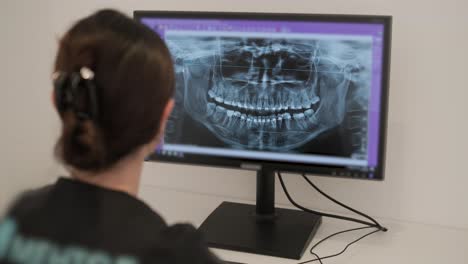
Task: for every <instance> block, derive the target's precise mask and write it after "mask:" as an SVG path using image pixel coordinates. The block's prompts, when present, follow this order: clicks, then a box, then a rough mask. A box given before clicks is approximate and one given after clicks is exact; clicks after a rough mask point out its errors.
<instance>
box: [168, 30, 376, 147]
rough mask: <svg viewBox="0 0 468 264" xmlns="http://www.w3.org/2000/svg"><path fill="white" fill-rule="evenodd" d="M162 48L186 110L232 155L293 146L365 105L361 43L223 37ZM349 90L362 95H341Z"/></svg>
mask: <svg viewBox="0 0 468 264" xmlns="http://www.w3.org/2000/svg"><path fill="white" fill-rule="evenodd" d="M166 41H167V43H168V45H169V48H170V50H171V53H172V55H173V58H174V61H175V63H176V73H177V76H179V78H180V79H183V88H184V92H183V95H182V97H183V105H184V108H185V111H186V112H187V113H188V114H189V115H190V116H191V117H192V118H193V119H194V120H196V121H198V122H200V123H201V124H203V125H204V126H205V127H206V128H208V129H209V130H210V131H211V132H212V133H213V134H214V135H216V137H217V138H219V139H220V140H222V141H223V142H225V143H226V144H228V145H230V146H232V147H234V148H239V149H246V148H247V149H258V150H283V151H284V150H290V149H292V148H296V147H299V146H301V145H303V144H305V143H307V142H309V141H311V140H313V139H314V138H315V137H317V136H318V135H319V134H321V133H323V132H324V131H326V130H329V129H331V128H333V127H336V126H337V125H339V124H340V123H341V122H342V121H343V118H344V115H345V112H346V105H347V100H355V101H356V100H357V101H359V100H360V99H361V101H362V98H366V99H365V100H367V95H366V93H368V86H369V82H370V81H369V80H370V77H369V76H370V74H369V67H370V51H369V50H370V48H369V47H370V43H369V42H366V41H349V40H348V41H347V40H319V39H318V40H317V39H315V40H313V39H298V40H291V39H285V38H279V39H263V38H242V37H221V36H220V37H200V36H172V37H171V36H167V38H166ZM178 81H179V79H178ZM351 83H353V84H354V85H356V86H357V87H360V89H358V90H359V91H360V92H359V93H361V95H358V96H353V97H351V98H350V97H349V96H347V94H348V90H349V87H350V84H351ZM365 100H364V101H362V102H358V103H361V104H366V103H367V102H365Z"/></svg>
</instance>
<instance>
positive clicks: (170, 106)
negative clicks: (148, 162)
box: [147, 98, 174, 154]
mask: <svg viewBox="0 0 468 264" xmlns="http://www.w3.org/2000/svg"><path fill="white" fill-rule="evenodd" d="M173 108H174V99H172V98H171V99H169V101H168V102H167V103H166V106H165V107H164V111H163V114H162V116H161V123H160V124H159V131H158V133H157V134H156V135H154V138H153V140H151V142H150V143H149V145H148V151H147V152H148V154H151V153H152V152H153V151H154V150H155V149H156V147H157V146H158V145H159V143H160V142H161V138H162V137H163V136H164V129H165V128H166V122H167V119H168V118H169V115H170V114H171V112H172V109H173Z"/></svg>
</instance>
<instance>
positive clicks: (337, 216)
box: [278, 172, 387, 231]
mask: <svg viewBox="0 0 468 264" xmlns="http://www.w3.org/2000/svg"><path fill="white" fill-rule="evenodd" d="M278 178H279V181H280V184H281V187H282V188H283V191H284V193H285V194H286V197H287V198H288V200H289V202H290V203H291V204H292V205H294V206H295V207H297V208H299V209H301V210H303V211H305V212H308V213H311V214H316V215H320V216H324V217H330V218H336V219H341V220H346V221H351V222H356V223H360V224H363V225H366V226H371V227H375V228H378V229H380V230H382V231H386V230H387V229H386V228H385V227H382V226H381V225H380V224H379V223H378V222H376V223H371V222H367V221H364V220H361V219H356V218H352V217H347V216H341V215H335V214H329V213H323V212H319V211H315V210H311V209H308V208H305V207H304V206H302V205H300V204H298V203H296V202H295V201H294V200H293V199H292V197H291V195H290V194H289V192H288V190H287V188H286V185H285V184H284V181H283V176H282V175H281V173H280V172H278ZM321 193H323V192H321ZM326 197H327V198H328V197H329V196H328V195H327V196H326ZM332 201H333V202H335V201H336V200H335V199H333V200H332ZM340 204H341V203H340ZM353 210H354V209H353ZM374 221H375V220H374Z"/></svg>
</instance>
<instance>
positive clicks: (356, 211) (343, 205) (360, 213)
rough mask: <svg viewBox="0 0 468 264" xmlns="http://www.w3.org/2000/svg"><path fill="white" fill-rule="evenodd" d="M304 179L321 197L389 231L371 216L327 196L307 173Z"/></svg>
mask: <svg viewBox="0 0 468 264" xmlns="http://www.w3.org/2000/svg"><path fill="white" fill-rule="evenodd" d="M302 177H303V178H304V180H306V181H307V182H308V183H309V185H310V186H312V187H313V188H314V189H315V190H316V191H317V192H319V193H320V194H321V195H323V196H325V197H326V198H328V199H329V200H330V201H332V202H334V203H336V204H338V205H339V206H341V207H343V208H346V209H348V210H349V211H351V212H353V213H355V214H358V215H360V216H362V217H364V218H367V219H369V220H370V221H372V222H373V223H374V224H375V225H376V226H377V227H378V228H379V229H381V230H382V231H384V232H385V231H387V228H385V227H383V226H381V225H380V224H379V222H377V220H375V219H374V218H372V217H371V216H369V215H366V214H364V213H362V212H359V211H358V210H356V209H354V208H351V207H350V206H347V205H346V204H344V203H342V202H340V201H338V200H336V199H334V198H333V197H331V196H329V195H328V194H326V193H325V192H323V191H322V190H320V188H318V187H317V186H316V185H315V184H314V183H313V182H312V181H311V180H310V179H309V178H307V176H306V175H305V173H303V174H302Z"/></svg>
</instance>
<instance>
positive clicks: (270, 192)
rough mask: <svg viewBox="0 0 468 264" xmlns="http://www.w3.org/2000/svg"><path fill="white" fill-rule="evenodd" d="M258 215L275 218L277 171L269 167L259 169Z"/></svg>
mask: <svg viewBox="0 0 468 264" xmlns="http://www.w3.org/2000/svg"><path fill="white" fill-rule="evenodd" d="M255 212H256V215H257V217H260V218H264V219H265V220H267V219H274V217H275V172H274V171H273V170H269V169H261V170H259V171H257V205H256V210H255Z"/></svg>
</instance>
